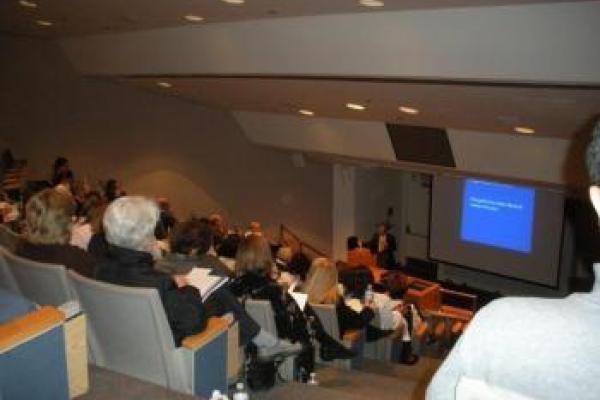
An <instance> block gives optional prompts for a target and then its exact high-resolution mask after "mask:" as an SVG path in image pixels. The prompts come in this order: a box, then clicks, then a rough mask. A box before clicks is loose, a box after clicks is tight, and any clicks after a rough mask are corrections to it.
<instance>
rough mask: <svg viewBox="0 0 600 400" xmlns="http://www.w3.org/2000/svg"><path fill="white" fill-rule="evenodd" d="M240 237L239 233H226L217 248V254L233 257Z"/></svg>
mask: <svg viewBox="0 0 600 400" xmlns="http://www.w3.org/2000/svg"><path fill="white" fill-rule="evenodd" d="M241 238H242V237H241V235H239V234H231V235H227V236H226V237H225V238H224V239H223V240H222V241H221V244H220V245H219V247H218V248H217V254H218V255H219V257H225V258H235V256H236V254H237V251H238V246H239V245H240V241H241V240H242V239H241Z"/></svg>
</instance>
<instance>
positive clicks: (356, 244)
mask: <svg viewBox="0 0 600 400" xmlns="http://www.w3.org/2000/svg"><path fill="white" fill-rule="evenodd" d="M347 249H348V253H347V255H346V257H347V258H346V260H347V261H346V263H347V264H348V266H350V267H360V266H363V267H367V268H369V269H370V270H371V272H372V273H373V278H374V280H375V282H377V283H378V282H380V281H381V280H382V278H383V275H385V273H386V272H387V271H386V270H385V269H383V268H379V267H378V266H377V261H376V260H375V257H374V256H373V254H372V253H371V250H369V249H368V248H366V247H363V243H362V240H360V239H359V238H358V237H356V236H350V237H348V239H347Z"/></svg>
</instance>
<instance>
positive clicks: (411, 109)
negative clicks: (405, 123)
mask: <svg viewBox="0 0 600 400" xmlns="http://www.w3.org/2000/svg"><path fill="white" fill-rule="evenodd" d="M398 110H400V111H401V112H403V113H405V114H413V115H415V114H418V113H419V109H417V108H414V107H407V106H400V107H398Z"/></svg>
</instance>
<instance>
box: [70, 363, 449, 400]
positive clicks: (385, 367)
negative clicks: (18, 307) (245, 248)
mask: <svg viewBox="0 0 600 400" xmlns="http://www.w3.org/2000/svg"><path fill="white" fill-rule="evenodd" d="M440 363H441V361H440V360H439V359H434V358H427V357H423V358H421V360H420V361H419V363H417V364H416V365H414V366H410V367H409V366H404V365H400V364H390V363H384V362H379V361H373V360H365V364H364V366H363V368H362V369H361V370H354V371H344V370H340V369H337V368H333V367H321V368H319V369H318V371H317V379H318V381H319V386H309V385H303V384H297V383H284V384H279V385H277V386H276V387H275V388H273V389H271V390H270V391H268V392H260V393H253V394H252V399H253V400H276V399H285V400H312V399H315V400H318V399H327V400H338V399H339V400H342V399H344V400H372V399H378V400H388V399H389V400H392V399H393V400H420V399H424V397H425V396H424V394H425V389H426V388H427V384H428V383H429V381H430V379H431V376H432V375H433V374H434V373H435V371H436V370H437V368H438V367H439V365H440ZM79 399H80V400H133V399H140V400H142V399H143V400H167V399H169V400H188V399H189V400H192V399H197V397H193V396H187V395H183V394H180V393H174V392H171V391H169V390H166V389H164V388H161V387H159V386H156V385H152V384H149V383H146V382H142V381H139V380H137V379H133V378H129V377H127V376H124V375H120V374H116V373H114V372H110V371H107V370H103V369H100V368H95V367H90V392H89V393H87V394H86V395H84V396H81V397H79Z"/></svg>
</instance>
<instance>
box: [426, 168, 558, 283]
mask: <svg viewBox="0 0 600 400" xmlns="http://www.w3.org/2000/svg"><path fill="white" fill-rule="evenodd" d="M443 175H445V176H450V177H453V178H460V179H483V180H490V181H496V182H502V183H509V184H516V185H530V186H532V187H535V188H536V189H538V188H541V189H545V190H555V191H556V188H554V187H543V186H541V185H539V184H537V183H534V182H531V183H526V182H524V181H521V180H519V181H512V180H510V179H506V180H499V179H503V178H498V177H494V178H493V177H485V178H484V177H481V176H478V175H476V174H475V175H465V174H457V173H432V174H431V185H430V190H429V215H428V223H429V235H428V236H427V257H428V259H429V260H430V261H433V262H436V263H443V264H446V265H449V266H451V267H455V268H460V269H464V270H467V271H472V272H477V273H480V274H485V275H492V276H495V277H499V278H503V279H508V280H511V281H516V282H520V283H526V284H528V285H534V286H538V287H543V288H546V289H552V290H559V289H560V278H561V276H562V272H563V271H562V269H563V249H564V241H565V220H566V207H567V196H566V194H565V193H564V190H561V191H560V192H561V193H563V194H565V197H564V201H563V214H562V218H561V222H560V247H559V249H558V268H557V271H556V278H555V282H554V284H553V285H548V284H545V283H540V282H536V281H532V280H528V279H524V278H518V277H515V276H511V275H507V274H502V273H499V272H494V271H487V270H484V269H481V268H477V267H473V266H470V265H463V264H458V263H456V262H454V261H450V260H446V259H443V258H438V257H433V256H432V255H431V232H432V230H431V227H432V214H433V186H434V181H435V178H436V176H443ZM438 271H439V268H438ZM438 273H439V272H438ZM438 278H439V277H438Z"/></svg>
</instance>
